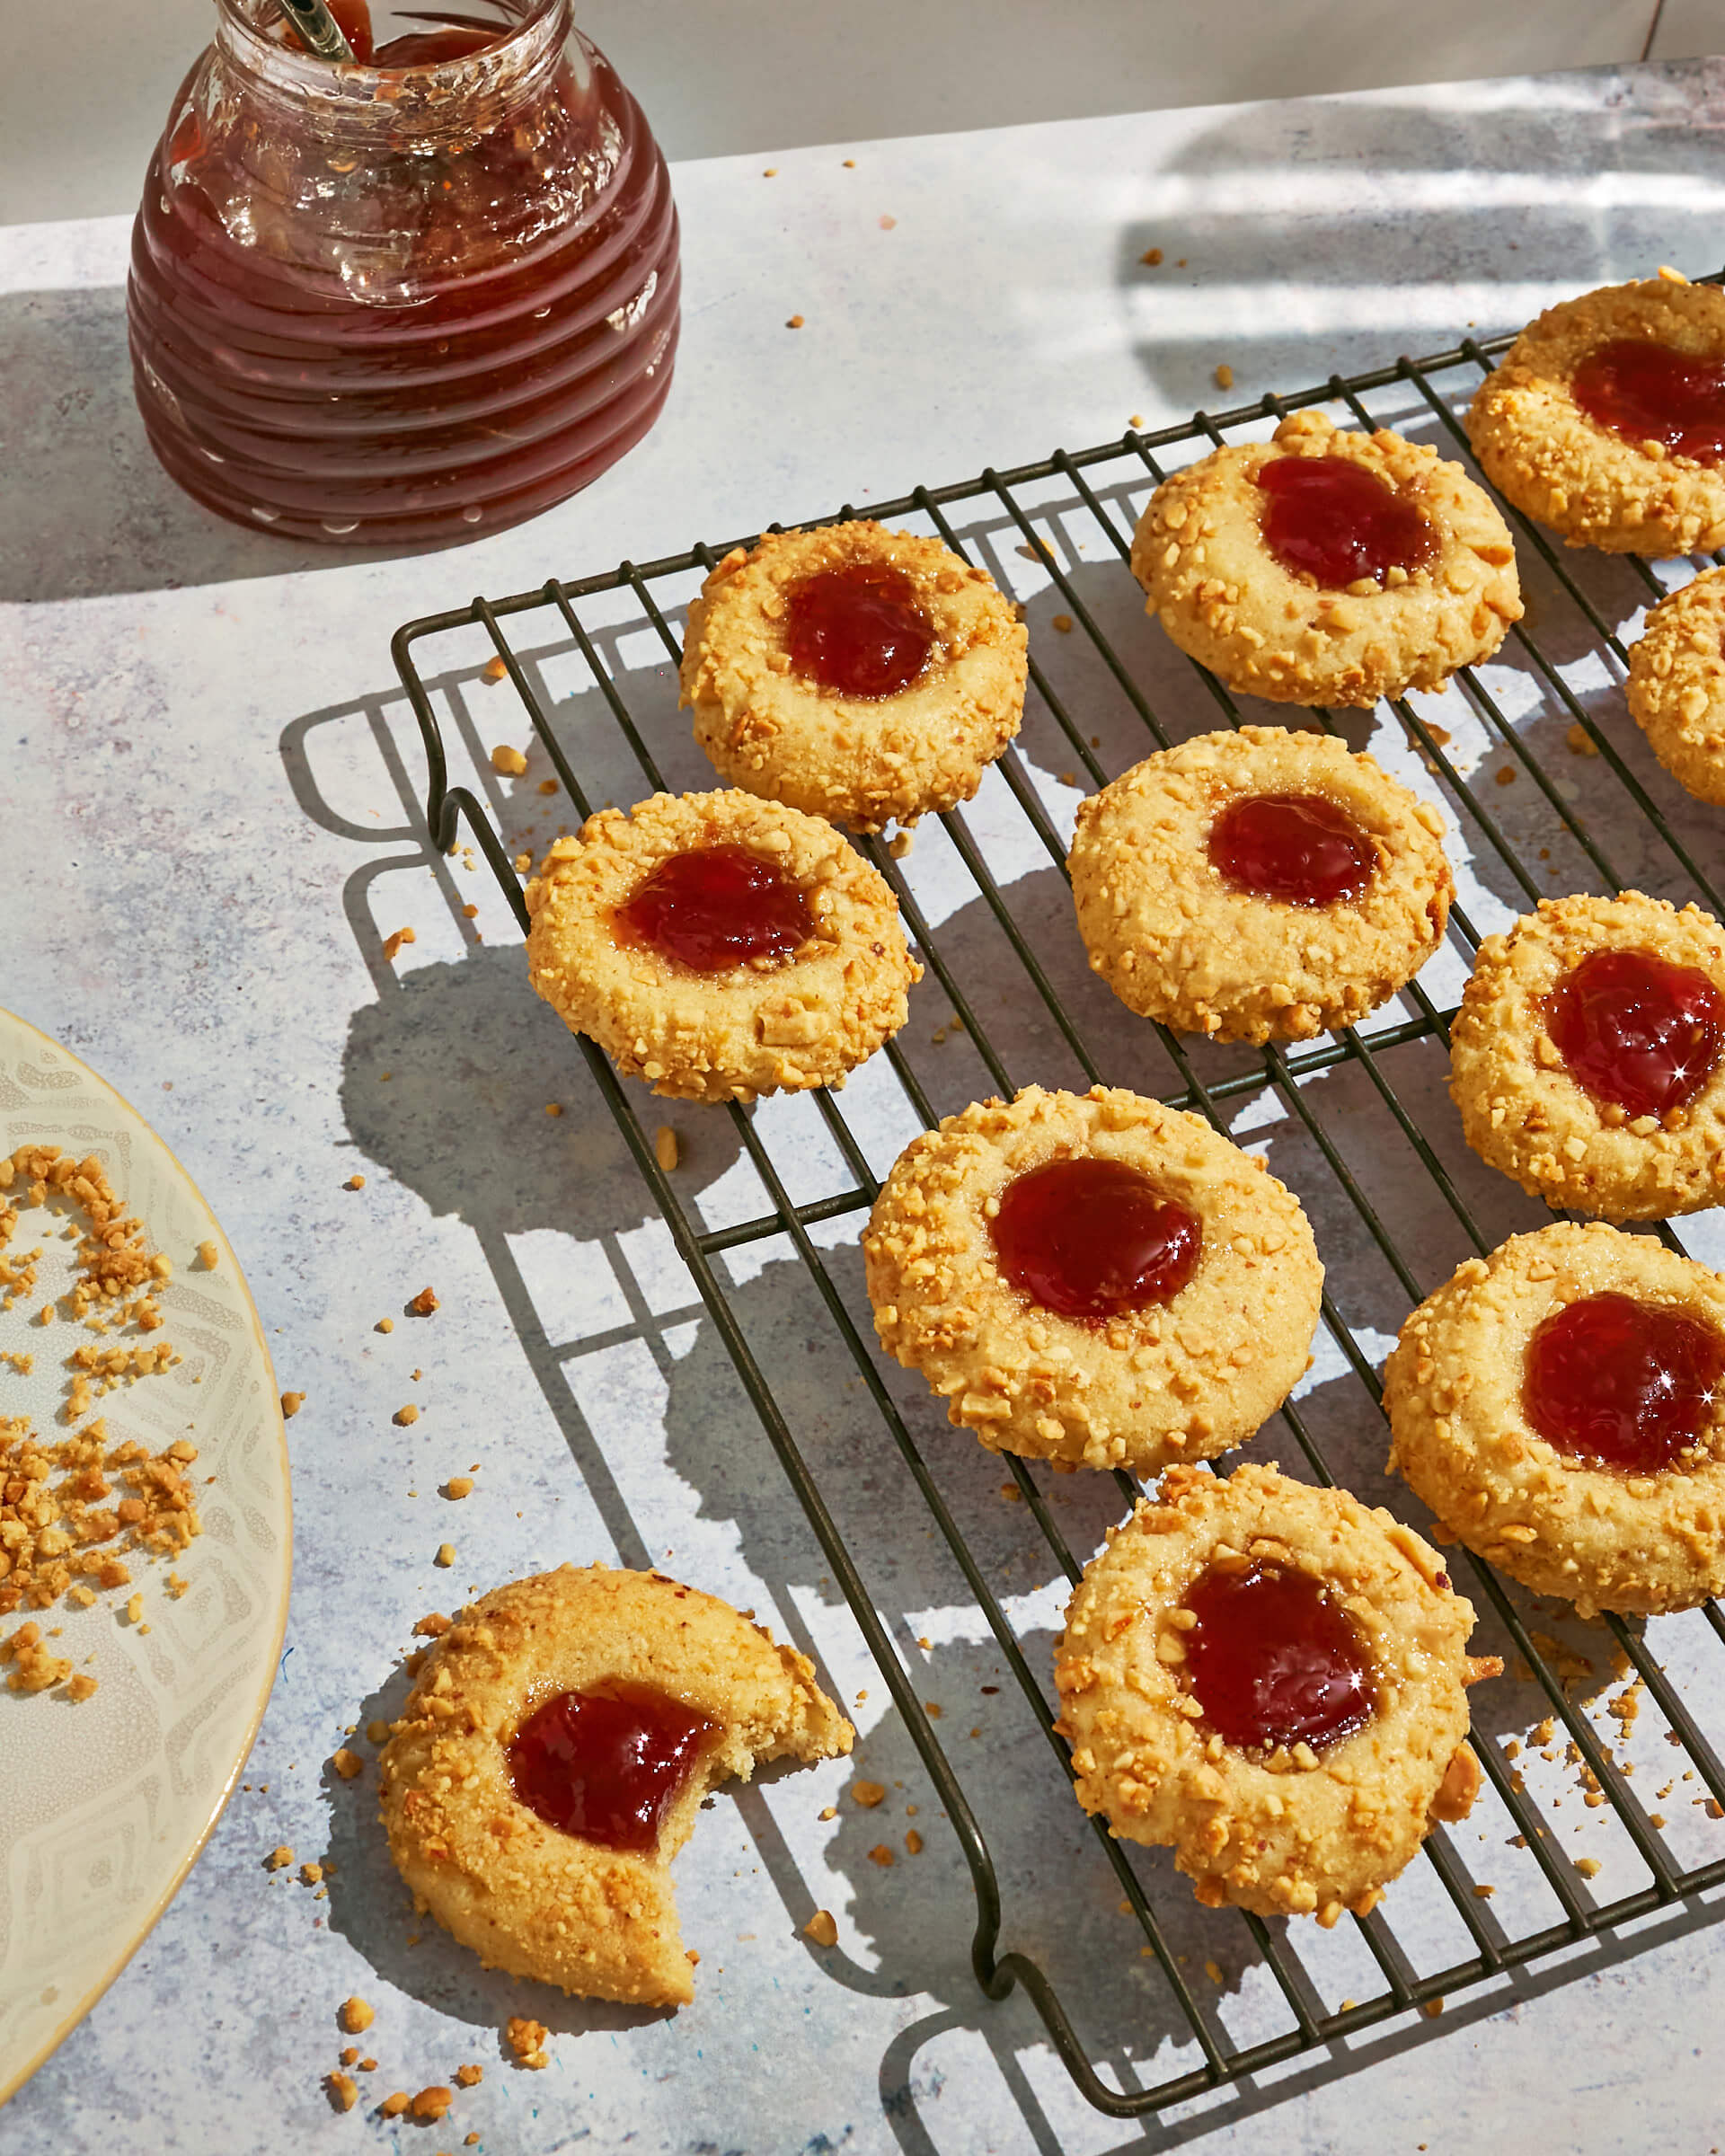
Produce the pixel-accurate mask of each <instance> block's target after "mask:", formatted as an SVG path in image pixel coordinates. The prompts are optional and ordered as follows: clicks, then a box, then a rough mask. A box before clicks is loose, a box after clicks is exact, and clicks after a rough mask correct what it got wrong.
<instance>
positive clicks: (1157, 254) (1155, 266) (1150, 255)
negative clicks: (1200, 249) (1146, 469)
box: [1132, 247, 1162, 427]
mask: <svg viewBox="0 0 1725 2156" xmlns="http://www.w3.org/2000/svg"><path fill="white" fill-rule="evenodd" d="M1138 260H1139V261H1141V262H1142V263H1143V264H1144V266H1145V268H1146V270H1160V269H1161V267H1162V250H1161V248H1160V247H1146V249H1145V251H1144V252H1143V253H1142V254H1141V255H1140V256H1139V257H1138ZM1137 423H1138V422H1137V420H1133V422H1132V424H1133V425H1134V426H1135V427H1136V426H1137Z"/></svg>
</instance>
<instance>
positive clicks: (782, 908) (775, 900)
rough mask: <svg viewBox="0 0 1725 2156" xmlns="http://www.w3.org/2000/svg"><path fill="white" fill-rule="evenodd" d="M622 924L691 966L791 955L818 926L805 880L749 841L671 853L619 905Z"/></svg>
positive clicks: (716, 969)
mask: <svg viewBox="0 0 1725 2156" xmlns="http://www.w3.org/2000/svg"><path fill="white" fill-rule="evenodd" d="M615 923H616V927H617V930H618V932H619V933H620V934H621V935H622V936H623V937H624V940H625V941H630V942H636V943H644V944H646V945H647V946H648V947H649V949H650V950H655V951H657V952H658V953H659V957H660V958H662V959H670V960H672V962H673V963H674V964H676V965H678V966H686V967H687V968H689V970H690V971H691V972H692V973H723V972H724V971H725V970H726V969H727V968H729V967H732V966H741V965H744V964H746V963H747V961H748V960H749V959H787V958H789V957H790V956H791V954H792V951H793V950H797V948H798V947H799V946H800V945H801V944H803V943H806V942H807V941H809V937H810V936H811V935H813V933H814V932H815V924H814V920H813V917H812V916H811V915H810V914H809V902H808V900H807V899H806V898H805V897H803V894H802V891H801V888H800V887H799V886H798V885H796V884H794V883H792V882H791V881H790V880H789V879H787V878H786V877H783V876H782V875H781V874H780V873H779V871H778V870H777V869H775V868H774V866H773V864H772V862H767V861H762V860H761V859H760V858H759V856H758V855H756V854H754V853H749V852H748V851H747V848H746V847H743V846H697V847H694V848H692V849H691V851H690V852H688V853H673V854H672V855H670V857H669V858H668V860H665V861H661V862H659V866H658V867H657V868H656V869H655V870H653V871H652V872H651V874H650V875H649V876H648V877H646V878H645V879H643V880H642V881H641V883H639V884H637V885H636V887H635V888H634V890H633V891H632V893H631V894H630V896H629V897H627V898H626V899H625V900H624V903H623V904H622V905H621V906H619V907H618V908H617V910H616V914H615Z"/></svg>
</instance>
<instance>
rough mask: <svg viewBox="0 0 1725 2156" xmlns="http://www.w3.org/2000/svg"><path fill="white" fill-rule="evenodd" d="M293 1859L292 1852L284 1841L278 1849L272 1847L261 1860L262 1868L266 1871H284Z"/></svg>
mask: <svg viewBox="0 0 1725 2156" xmlns="http://www.w3.org/2000/svg"><path fill="white" fill-rule="evenodd" d="M293 1860H294V1852H293V1851H292V1850H291V1849H289V1848H288V1844H287V1843H286V1842H283V1843H282V1844H281V1846H280V1847H279V1849H272V1850H271V1851H270V1854H269V1855H268V1856H267V1857H266V1858H265V1859H264V1860H263V1869H265V1870H266V1871H286V1870H287V1869H288V1866H289V1865H290V1864H291V1863H292V1862H293Z"/></svg>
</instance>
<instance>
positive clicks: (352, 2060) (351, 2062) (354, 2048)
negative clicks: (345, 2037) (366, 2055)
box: [341, 2044, 359, 2066]
mask: <svg viewBox="0 0 1725 2156" xmlns="http://www.w3.org/2000/svg"><path fill="white" fill-rule="evenodd" d="M341 2063H342V2064H343V2065H344V2066H357V2065H358V2063H359V2046H358V2045H357V2044H344V2045H343V2046H341Z"/></svg>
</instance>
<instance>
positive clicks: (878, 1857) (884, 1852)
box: [869, 1842, 895, 1871]
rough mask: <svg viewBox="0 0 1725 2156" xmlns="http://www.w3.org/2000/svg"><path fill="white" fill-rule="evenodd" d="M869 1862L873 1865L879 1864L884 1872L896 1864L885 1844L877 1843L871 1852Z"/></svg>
mask: <svg viewBox="0 0 1725 2156" xmlns="http://www.w3.org/2000/svg"><path fill="white" fill-rule="evenodd" d="M869 1861H870V1863H871V1864H878V1865H879V1866H880V1869H881V1870H882V1871H886V1870H888V1869H889V1868H890V1867H891V1865H892V1864H893V1863H894V1861H895V1859H894V1857H893V1853H892V1851H890V1850H889V1848H888V1847H887V1845H886V1843H885V1842H876V1843H875V1845H874V1847H873V1848H872V1849H871V1851H869Z"/></svg>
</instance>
